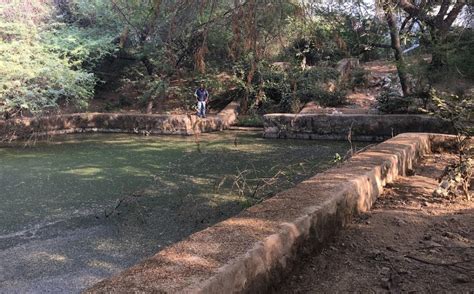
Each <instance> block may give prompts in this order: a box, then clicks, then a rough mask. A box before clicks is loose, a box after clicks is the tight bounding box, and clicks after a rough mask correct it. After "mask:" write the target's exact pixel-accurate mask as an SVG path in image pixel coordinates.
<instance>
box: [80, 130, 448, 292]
mask: <svg viewBox="0 0 474 294" xmlns="http://www.w3.org/2000/svg"><path fill="white" fill-rule="evenodd" d="M448 138H451V139H452V137H449V136H444V135H433V134H402V135H399V136H397V137H395V138H393V139H390V140H388V141H386V142H384V143H381V144H379V145H377V146H375V147H373V148H371V149H369V150H367V151H365V152H362V153H360V154H357V155H355V156H354V157H352V158H351V159H350V160H349V161H347V162H345V163H343V164H342V165H340V166H339V167H335V168H332V169H330V170H328V171H326V172H324V173H321V174H317V175H316V176H314V177H312V178H310V179H308V180H306V181H304V182H302V183H300V184H298V185H297V186H295V187H294V188H292V189H289V190H286V191H283V192H280V193H278V194H277V195H276V196H274V197H272V198H270V199H268V200H266V201H264V202H262V203H261V204H258V205H255V206H253V207H250V208H249V209H247V210H245V211H243V212H241V213H240V214H239V215H237V216H235V217H232V218H230V219H228V220H225V221H223V222H221V223H218V224H216V225H214V226H212V227H209V228H207V229H205V230H203V231H200V232H197V233H195V234H193V235H191V236H189V237H188V238H187V239H185V240H183V241H181V242H178V243H176V244H174V245H171V246H169V247H167V248H165V249H164V250H162V251H160V252H158V253H157V254H156V255H154V256H153V257H150V258H148V259H146V260H144V261H142V262H141V263H139V264H137V265H136V266H134V267H132V268H130V269H128V270H126V271H124V272H122V273H120V274H118V275H117V276H114V277H112V278H109V279H106V280H104V281H102V282H100V283H98V284H96V285H95V286H93V287H92V288H90V289H88V290H87V291H86V292H87V293H136V292H140V293H149V292H150V293H175V292H184V293H235V292H252V293H260V292H263V291H267V290H268V289H270V288H271V287H272V284H275V283H277V282H278V281H279V280H280V279H281V278H282V277H283V276H284V275H285V274H286V273H288V272H289V271H290V270H291V268H292V266H293V265H294V264H296V263H297V258H298V256H299V255H301V252H305V251H307V250H314V249H317V248H320V247H321V246H322V245H323V244H325V243H326V242H327V241H328V240H329V239H330V237H331V236H333V235H334V234H336V233H337V232H338V231H339V230H340V229H341V228H342V227H343V226H344V225H345V224H346V223H347V222H348V221H350V219H351V218H352V216H353V215H354V214H357V213H358V212H361V211H365V210H367V209H370V207H371V205H372V203H373V202H374V200H375V199H376V198H377V196H379V195H380V194H381V193H382V190H383V186H384V185H385V184H386V183H388V182H392V181H394V180H395V179H396V178H397V177H398V175H403V174H405V171H407V170H408V169H411V168H412V166H413V164H414V163H415V162H416V161H417V160H418V158H420V156H422V155H423V154H426V153H428V152H430V150H431V149H430V148H431V142H432V141H433V140H434V139H436V142H437V143H440V142H442V141H446V140H448ZM451 139H449V140H451Z"/></svg>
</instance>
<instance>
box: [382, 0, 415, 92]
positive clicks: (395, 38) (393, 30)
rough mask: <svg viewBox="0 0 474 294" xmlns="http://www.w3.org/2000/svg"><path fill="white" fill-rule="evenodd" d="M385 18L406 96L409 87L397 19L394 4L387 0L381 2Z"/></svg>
mask: <svg viewBox="0 0 474 294" xmlns="http://www.w3.org/2000/svg"><path fill="white" fill-rule="evenodd" d="M382 7H383V10H384V13H385V18H386V20H387V24H388V27H389V29H390V40H391V48H392V49H393V52H394V55H395V61H396V63H397V72H398V77H399V79H400V85H401V87H402V92H403V96H408V95H409V94H410V89H409V87H408V74H407V71H406V64H405V60H404V58H403V51H402V48H401V45H400V32H399V29H398V25H397V20H396V18H395V15H394V12H393V10H394V6H393V5H392V3H391V2H389V1H384V2H383V4H382Z"/></svg>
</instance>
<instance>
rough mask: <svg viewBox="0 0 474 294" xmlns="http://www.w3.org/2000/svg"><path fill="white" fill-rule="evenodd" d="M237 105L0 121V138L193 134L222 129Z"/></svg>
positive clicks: (232, 115)
mask: <svg viewBox="0 0 474 294" xmlns="http://www.w3.org/2000/svg"><path fill="white" fill-rule="evenodd" d="M238 112H239V104H238V103H236V102H231V103H230V104H229V105H227V106H226V107H225V108H224V109H223V110H222V111H221V112H219V113H218V114H217V115H210V116H208V118H205V119H200V118H198V117H197V116H195V115H166V114H125V113H74V114H65V115H54V116H46V117H38V118H31V119H17V120H7V121H5V120H0V141H1V138H2V137H3V138H7V139H8V140H11V139H28V138H30V137H32V136H46V135H56V134H70V133H82V132H106V133H107V132H109V133H135V134H157V135H193V134H195V133H203V132H212V131H221V130H223V129H227V128H228V127H229V126H231V125H232V124H233V123H234V122H235V121H236V119H237V116H238Z"/></svg>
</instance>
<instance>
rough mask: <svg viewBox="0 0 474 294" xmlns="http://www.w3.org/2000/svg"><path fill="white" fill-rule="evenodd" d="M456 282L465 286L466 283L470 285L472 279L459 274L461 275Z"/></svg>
mask: <svg viewBox="0 0 474 294" xmlns="http://www.w3.org/2000/svg"><path fill="white" fill-rule="evenodd" d="M454 281H455V282H456V283H461V284H464V283H469V282H470V281H471V279H470V278H469V277H468V276H467V275H464V274H459V275H457V276H456V278H455V279H454Z"/></svg>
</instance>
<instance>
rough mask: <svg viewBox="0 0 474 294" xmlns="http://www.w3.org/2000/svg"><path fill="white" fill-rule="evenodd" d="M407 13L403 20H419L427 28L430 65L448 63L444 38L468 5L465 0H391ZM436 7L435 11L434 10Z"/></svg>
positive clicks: (443, 65)
mask: <svg viewBox="0 0 474 294" xmlns="http://www.w3.org/2000/svg"><path fill="white" fill-rule="evenodd" d="M393 2H395V3H397V4H398V6H399V7H400V8H401V9H403V11H405V12H406V13H407V17H406V19H407V20H406V21H405V22H409V21H412V22H415V21H418V20H419V21H421V22H422V23H423V24H424V25H426V26H427V27H428V28H429V34H430V39H431V43H432V46H433V52H432V54H433V56H432V65H433V67H434V68H436V69H441V68H443V67H445V66H446V65H447V64H448V61H447V52H446V46H445V45H446V38H447V36H448V33H449V30H450V28H451V27H452V25H453V24H454V22H455V20H456V19H457V18H458V16H459V15H460V14H461V12H462V11H463V9H464V8H465V7H466V6H467V5H468V4H467V1H466V0H456V1H454V3H453V1H451V0H441V1H427V0H422V1H410V0H399V1H393ZM436 9H438V12H437V13H434V11H435V10H436Z"/></svg>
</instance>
